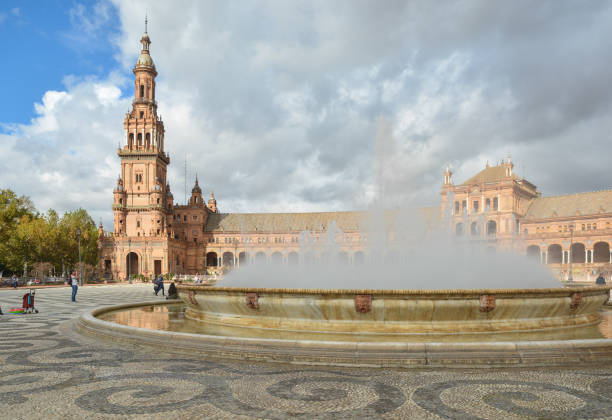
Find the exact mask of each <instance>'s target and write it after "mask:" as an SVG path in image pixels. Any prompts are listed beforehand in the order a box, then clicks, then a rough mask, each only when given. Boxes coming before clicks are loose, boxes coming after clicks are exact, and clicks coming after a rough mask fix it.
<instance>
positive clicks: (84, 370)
mask: <svg viewBox="0 0 612 420" xmlns="http://www.w3.org/2000/svg"><path fill="white" fill-rule="evenodd" d="M70 292H71V289H70V288H69V287H60V288H48V289H41V290H39V291H38V292H37V296H36V306H37V307H38V309H39V310H40V313H39V314H32V315H4V316H2V317H0V413H1V414H0V417H1V418H3V419H21V418H24V419H25V418H28V419H55V418H58V419H59V418H61V419H72V418H75V419H76V418H79V419H82V418H113V419H117V418H145V417H146V418H160V419H161V418H163V419H173V418H177V419H178V418H180V419H190V418H269V419H285V418H308V419H311V418H388V419H391V418H410V419H416V418H419V419H420V418H424V419H436V418H452V419H477V418H486V419H502V418H503V419H524V418H572V419H575V418H612V366H599V367H581V366H576V367H575V368H573V369H533V370H525V369H521V370H518V369H503V370H502V369H482V370H477V369H474V370H466V369H432V370H423V369H419V370H389V369H386V370H382V369H356V368H328V367H316V366H288V365H276V364H260V363H245V362H236V361H231V362H230V361H222V360H205V359H201V358H198V357H195V356H194V357H193V358H187V357H185V356H175V355H172V354H164V353H156V352H155V351H154V350H152V349H148V348H135V347H122V346H118V345H114V344H111V343H107V342H101V341H97V340H94V339H91V338H87V337H83V336H81V335H79V334H78V333H76V332H75V330H74V325H73V323H74V320H75V319H76V318H77V317H78V316H79V314H80V313H82V312H83V311H88V310H91V309H92V308H94V307H96V306H102V305H112V304H121V303H129V302H139V301H143V300H151V299H154V298H155V297H154V296H153V292H152V287H151V286H150V285H134V286H128V285H116V286H91V287H81V288H80V289H79V293H78V296H77V302H76V303H71V302H70ZM24 293H25V289H18V290H13V289H0V306H1V307H2V310H3V311H4V312H5V313H7V312H8V309H9V308H11V307H16V306H20V305H19V303H20V302H21V296H22V295H23V294H24ZM159 299H160V301H161V299H162V298H161V297H159Z"/></svg>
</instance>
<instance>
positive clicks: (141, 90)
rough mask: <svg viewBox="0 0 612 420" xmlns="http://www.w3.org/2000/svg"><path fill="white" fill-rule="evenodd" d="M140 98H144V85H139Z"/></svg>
mask: <svg viewBox="0 0 612 420" xmlns="http://www.w3.org/2000/svg"><path fill="white" fill-rule="evenodd" d="M140 97H141V98H144V85H140Z"/></svg>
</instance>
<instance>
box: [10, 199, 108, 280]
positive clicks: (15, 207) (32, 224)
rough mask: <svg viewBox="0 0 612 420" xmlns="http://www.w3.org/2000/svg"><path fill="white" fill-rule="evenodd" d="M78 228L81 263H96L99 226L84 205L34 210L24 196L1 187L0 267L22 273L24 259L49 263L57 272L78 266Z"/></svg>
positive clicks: (32, 263) (32, 262)
mask: <svg viewBox="0 0 612 420" xmlns="http://www.w3.org/2000/svg"><path fill="white" fill-rule="evenodd" d="M79 231H80V239H81V257H82V258H81V259H82V261H83V263H86V264H90V265H92V266H96V265H97V259H98V248H97V241H98V230H97V229H96V225H95V223H94V221H93V219H92V218H91V217H90V216H89V215H88V214H87V211H85V210H84V209H78V210H74V211H69V212H66V213H64V215H63V216H62V217H61V218H60V217H59V215H58V214H57V212H56V211H55V210H53V209H51V210H49V211H47V213H46V214H40V213H38V212H36V209H34V206H33V205H32V203H31V202H30V200H29V199H28V198H27V197H17V196H16V195H15V193H14V192H12V191H11V190H0V271H6V272H8V273H21V272H22V270H23V268H24V263H27V265H28V267H33V265H34V264H35V263H38V264H41V263H44V262H46V263H50V264H51V265H52V266H53V267H54V268H55V271H56V272H57V273H60V272H61V270H62V267H65V268H66V269H69V268H70V267H72V268H73V269H77V268H78V262H79Z"/></svg>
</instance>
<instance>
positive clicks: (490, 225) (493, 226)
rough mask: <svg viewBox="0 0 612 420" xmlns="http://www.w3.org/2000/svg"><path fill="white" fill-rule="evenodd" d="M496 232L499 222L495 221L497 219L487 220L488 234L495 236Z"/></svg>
mask: <svg viewBox="0 0 612 420" xmlns="http://www.w3.org/2000/svg"><path fill="white" fill-rule="evenodd" d="M496 233H497V223H496V222H495V220H489V221H488V222H487V235H489V236H495V234H496Z"/></svg>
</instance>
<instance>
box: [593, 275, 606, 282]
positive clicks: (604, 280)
mask: <svg viewBox="0 0 612 420" xmlns="http://www.w3.org/2000/svg"><path fill="white" fill-rule="evenodd" d="M595 284H600V285H605V284H606V279H605V278H604V276H603V274H601V273H599V277H597V280H595Z"/></svg>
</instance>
